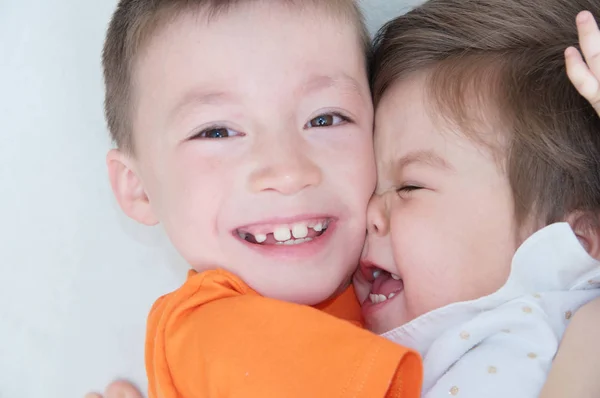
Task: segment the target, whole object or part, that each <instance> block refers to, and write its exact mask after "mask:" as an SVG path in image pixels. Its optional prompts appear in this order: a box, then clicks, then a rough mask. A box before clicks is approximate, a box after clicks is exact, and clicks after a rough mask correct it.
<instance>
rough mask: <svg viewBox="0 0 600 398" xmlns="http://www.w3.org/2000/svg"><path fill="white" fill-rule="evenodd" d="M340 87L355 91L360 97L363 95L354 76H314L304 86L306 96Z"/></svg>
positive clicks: (341, 74) (342, 74)
mask: <svg viewBox="0 0 600 398" xmlns="http://www.w3.org/2000/svg"><path fill="white" fill-rule="evenodd" d="M331 87H339V88H342V89H344V90H349V91H354V92H356V93H357V94H359V95H360V96H362V95H363V92H362V90H361V86H360V84H359V83H358V82H357V81H356V79H354V78H353V77H352V76H349V75H347V74H345V73H340V74H338V75H336V76H329V75H312V76H311V77H310V78H309V79H308V80H307V81H306V83H305V84H304V87H303V91H304V94H307V93H310V92H313V91H319V90H323V89H326V88H331Z"/></svg>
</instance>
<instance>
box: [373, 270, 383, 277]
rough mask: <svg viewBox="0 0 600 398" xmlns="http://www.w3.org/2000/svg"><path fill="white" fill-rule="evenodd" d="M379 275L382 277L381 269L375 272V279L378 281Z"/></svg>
mask: <svg viewBox="0 0 600 398" xmlns="http://www.w3.org/2000/svg"><path fill="white" fill-rule="evenodd" d="M379 275H381V270H380V269H378V270H375V271H373V279H377V277H378V276H379Z"/></svg>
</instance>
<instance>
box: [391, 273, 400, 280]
mask: <svg viewBox="0 0 600 398" xmlns="http://www.w3.org/2000/svg"><path fill="white" fill-rule="evenodd" d="M392 279H394V280H397V281H399V280H400V277H399V276H398V275H396V274H392Z"/></svg>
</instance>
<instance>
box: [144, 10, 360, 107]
mask: <svg viewBox="0 0 600 398" xmlns="http://www.w3.org/2000/svg"><path fill="white" fill-rule="evenodd" d="M274 13H278V14H280V15H279V16H280V18H273V14H274ZM263 14H264V15H263ZM284 17H285V19H283V18H284ZM314 17H315V18H314V19H309V21H307V20H306V16H305V15H304V16H302V15H297V14H294V13H293V12H291V11H290V10H289V9H288V8H282V9H281V10H273V9H272V8H268V9H267V8H265V9H263V10H260V9H259V10H255V11H254V12H253V13H250V14H243V13H239V12H238V13H236V11H231V12H228V13H227V14H224V15H221V16H219V17H218V18H217V19H215V20H212V21H210V22H207V21H206V20H205V19H203V18H199V17H198V16H197V15H193V14H183V15H180V16H179V17H177V18H176V19H174V20H171V22H170V23H169V24H167V25H166V26H164V27H162V28H161V29H160V30H159V31H157V32H155V34H154V35H153V37H152V38H151V40H150V41H149V42H148V43H147V44H146V47H147V48H146V50H145V51H144V52H143V53H142V54H141V55H140V57H139V58H138V60H137V63H136V65H135V69H136V73H135V86H137V87H136V89H140V88H141V89H142V90H143V91H145V92H147V91H148V90H149V89H152V90H154V91H155V93H156V96H159V95H162V94H163V93H164V92H167V91H168V92H171V93H173V94H174V93H177V95H176V98H171V102H172V103H171V107H172V108H173V110H176V109H179V108H181V107H182V106H185V104H188V103H195V104H207V105H214V104H219V103H224V102H231V101H232V100H233V99H234V98H233V97H235V94H236V92H238V91H245V92H252V91H253V90H254V91H255V92H256V93H257V94H260V92H261V91H265V90H269V89H270V90H274V89H277V88H278V87H280V90H289V88H290V86H291V85H294V87H295V91H296V92H290V93H287V94H289V95H301V94H306V93H310V92H314V91H317V90H322V89H327V88H333V89H338V90H340V91H343V92H355V93H359V94H360V95H361V96H363V97H369V96H370V94H369V92H368V84H367V78H366V68H365V59H364V54H363V52H362V48H361V46H360V44H359V41H358V40H357V39H356V29H354V28H353V27H352V26H350V24H349V23H347V22H344V21H343V20H342V19H340V20H339V21H336V20H335V19H332V18H331V17H327V16H323V17H322V18H325V19H321V17H320V16H319V15H318V14H317V15H314ZM253 19H254V20H253ZM259 21H260V22H263V23H262V24H258V22H259ZM325 22H326V23H325ZM167 86H168V87H167Z"/></svg>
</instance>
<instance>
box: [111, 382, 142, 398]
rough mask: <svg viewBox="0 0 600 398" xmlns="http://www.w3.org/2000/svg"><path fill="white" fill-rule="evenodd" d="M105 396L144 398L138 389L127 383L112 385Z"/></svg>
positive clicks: (114, 383)
mask: <svg viewBox="0 0 600 398" xmlns="http://www.w3.org/2000/svg"><path fill="white" fill-rule="evenodd" d="M104 395H105V397H106V398H142V394H141V393H140V392H139V391H138V389H137V388H135V387H134V386H133V384H131V383H128V382H126V381H115V382H113V383H111V384H110V385H109V386H108V388H107V389H106V392H105V394H104Z"/></svg>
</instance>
